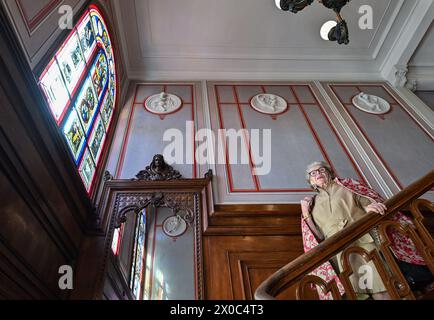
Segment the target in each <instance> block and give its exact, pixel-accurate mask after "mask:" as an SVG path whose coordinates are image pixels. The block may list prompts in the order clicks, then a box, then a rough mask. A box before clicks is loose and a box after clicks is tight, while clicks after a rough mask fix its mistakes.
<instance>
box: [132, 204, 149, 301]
mask: <svg viewBox="0 0 434 320" xmlns="http://www.w3.org/2000/svg"><path fill="white" fill-rule="evenodd" d="M145 237H146V215H145V213H144V211H142V212H140V214H139V215H138V219H137V226H136V233H135V238H134V239H135V243H134V252H133V259H134V260H133V265H132V269H131V289H132V291H133V294H134V296H135V297H136V299H140V298H141V294H142V277H143V274H144V272H143V267H144V255H145V251H146V248H145Z"/></svg>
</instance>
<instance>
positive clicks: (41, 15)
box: [15, 0, 62, 32]
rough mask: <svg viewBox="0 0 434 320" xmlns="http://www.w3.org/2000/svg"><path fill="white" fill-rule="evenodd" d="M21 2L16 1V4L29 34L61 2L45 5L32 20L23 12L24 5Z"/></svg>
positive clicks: (54, 1) (59, 0) (53, 1)
mask: <svg viewBox="0 0 434 320" xmlns="http://www.w3.org/2000/svg"><path fill="white" fill-rule="evenodd" d="M21 1H22V0H16V1H15V2H16V4H17V6H18V9H19V11H20V13H21V16H22V17H23V19H24V22H25V23H26V27H27V29H28V31H29V32H33V30H35V29H36V27H37V26H38V25H39V24H40V23H41V21H42V20H44V19H45V18H46V17H47V16H48V15H49V14H50V13H51V12H52V11H53V9H54V8H56V7H57V6H58V5H59V4H60V3H61V2H62V1H61V0H51V1H50V2H49V3H48V4H47V5H45V6H44V7H43V8H42V9H41V10H39V11H38V12H37V13H36V15H35V16H34V17H33V18H31V19H30V18H29V16H28V14H27V12H26V10H24V7H25V6H24V5H23V4H22V2H21Z"/></svg>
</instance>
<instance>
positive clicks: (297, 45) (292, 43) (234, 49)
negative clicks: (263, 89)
mask: <svg viewBox="0 0 434 320" xmlns="http://www.w3.org/2000/svg"><path fill="white" fill-rule="evenodd" d="M424 1H425V2H427V1H428V2H429V1H431V0H427V1H426V0H412V1H408V0H407V1H404V0H352V1H351V2H350V3H349V4H348V5H347V6H346V7H345V8H344V9H343V12H342V14H343V16H344V17H345V18H346V20H347V22H348V27H349V30H350V44H349V45H348V46H345V45H338V44H337V43H335V42H328V41H324V40H322V39H321V38H320V34H319V30H320V28H321V26H322V24H323V23H324V22H326V21H328V20H331V19H334V13H333V12H332V11H331V10H329V9H327V8H325V7H323V6H322V5H320V4H319V3H318V2H316V1H315V3H314V4H312V5H311V6H310V7H307V8H305V9H304V10H303V11H301V12H299V13H298V14H292V13H288V12H283V11H280V10H279V9H277V7H276V6H275V3H274V0H218V1H214V0H123V1H112V4H113V7H114V8H115V13H116V24H117V27H118V30H119V33H120V34H121V35H122V36H121V37H120V38H121V42H122V45H121V47H122V50H123V55H124V59H125V61H127V70H128V76H129V78H133V79H142V80H165V79H171V80H176V79H183V80H186V79H213V80H224V79H227V80H234V79H239V80H242V79H246V80H249V79H264V80H265V79H269V80H273V79H301V78H303V79H336V80H337V79H353V80H356V79H372V80H377V79H380V78H382V75H381V72H382V68H384V67H385V64H387V63H389V62H388V61H389V60H388V59H390V55H391V52H392V49H393V48H394V45H396V43H397V41H398V40H399V39H400V36H401V34H402V29H403V28H404V27H406V26H407V27H408V26H409V25H411V24H412V23H413V24H414V23H415V22H414V21H413V22H411V21H410V22H409V21H408V20H409V19H408V17H409V16H410V14H414V12H415V11H417V10H416V9H417V4H418V3H419V2H424ZM431 2H432V1H431ZM362 5H370V6H371V7H372V8H373V12H374V29H372V30H361V29H360V28H359V26H358V21H359V19H360V17H361V14H359V8H360V7H361V6H362ZM433 7H434V4H433ZM419 9H420V8H419ZM425 10H426V9H425ZM432 41H433V40H430V39H429V40H428V42H431V43H432ZM394 52H396V51H394Z"/></svg>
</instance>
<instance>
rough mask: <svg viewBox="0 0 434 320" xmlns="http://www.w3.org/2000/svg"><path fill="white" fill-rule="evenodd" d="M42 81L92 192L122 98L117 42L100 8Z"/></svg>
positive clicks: (74, 34) (86, 16) (91, 10)
mask: <svg viewBox="0 0 434 320" xmlns="http://www.w3.org/2000/svg"><path fill="white" fill-rule="evenodd" d="M39 82H40V87H41V90H42V91H43V93H44V96H45V98H46V101H47V104H48V106H49V107H50V110H51V113H52V115H53V117H54V120H55V121H56V123H57V125H58V126H59V129H60V130H61V132H62V135H63V136H64V137H65V139H66V141H67V143H68V146H69V149H70V151H71V154H72V157H73V158H74V161H75V164H76V165H77V168H78V171H79V173H80V176H81V178H82V180H83V183H84V185H85V187H86V190H87V191H88V193H90V192H91V191H92V187H93V183H94V180H95V175H96V169H97V167H98V165H99V164H100V160H101V154H102V151H103V149H104V145H105V141H106V135H107V133H108V131H109V128H110V124H111V122H112V118H113V113H114V112H113V111H114V108H115V103H116V97H117V76H116V62H115V58H114V53H113V46H112V41H111V38H110V34H109V31H108V29H107V25H106V23H105V21H104V18H103V16H102V14H101V12H100V11H99V9H98V8H97V7H96V6H94V5H91V6H89V8H88V9H87V10H86V11H85V13H84V14H83V15H82V16H81V18H80V19H79V21H78V23H77V24H76V26H75V27H74V28H73V30H72V31H71V32H70V34H69V35H68V37H67V38H66V40H65V41H64V42H63V43H62V45H61V46H60V48H59V50H58V51H57V52H56V54H55V55H54V57H53V58H52V59H51V61H50V63H49V64H48V65H47V67H46V68H45V69H44V71H43V72H42V74H41V76H40V77H39Z"/></svg>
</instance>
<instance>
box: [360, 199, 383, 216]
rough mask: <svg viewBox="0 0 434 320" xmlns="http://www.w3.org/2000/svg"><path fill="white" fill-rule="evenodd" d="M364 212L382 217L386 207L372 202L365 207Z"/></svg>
mask: <svg viewBox="0 0 434 320" xmlns="http://www.w3.org/2000/svg"><path fill="white" fill-rule="evenodd" d="M365 211H366V213H369V212H375V213H379V214H381V215H382V216H384V215H385V214H386V211H387V207H386V206H385V205H384V204H383V203H379V202H374V203H371V204H370V205H368V206H367V207H365Z"/></svg>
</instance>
